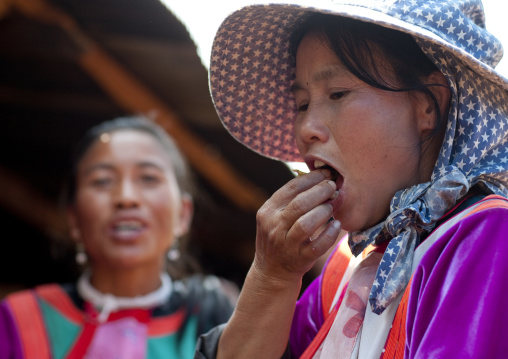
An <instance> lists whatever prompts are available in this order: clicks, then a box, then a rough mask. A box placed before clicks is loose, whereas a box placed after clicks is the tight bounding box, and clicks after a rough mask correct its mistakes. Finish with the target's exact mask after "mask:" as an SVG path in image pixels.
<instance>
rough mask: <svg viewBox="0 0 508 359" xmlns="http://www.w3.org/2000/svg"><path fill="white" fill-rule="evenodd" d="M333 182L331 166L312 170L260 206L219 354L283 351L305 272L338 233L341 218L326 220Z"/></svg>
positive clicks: (276, 354)
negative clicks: (252, 249) (252, 250)
mask: <svg viewBox="0 0 508 359" xmlns="http://www.w3.org/2000/svg"><path fill="white" fill-rule="evenodd" d="M335 187H336V185H335V183H334V182H333V181H330V172H329V171H328V170H325V169H323V170H316V171H312V172H311V173H309V174H305V175H303V176H300V177H297V178H294V179H292V180H291V181H289V182H288V183H287V184H286V185H285V186H283V187H282V188H281V189H279V190H278V191H277V192H276V193H275V194H274V195H273V196H272V197H271V198H270V199H269V200H268V201H267V202H266V203H265V204H264V205H263V206H262V207H261V209H260V210H259V211H258V215H257V238H256V255H255V258H254V263H253V264H252V267H251V268H250V271H249V273H248V274H247V277H246V279H245V282H244V285H243V288H242V292H241V293H240V298H239V300H238V303H237V306H236V308H235V311H234V313H233V316H232V317H231V319H230V320H229V322H228V324H227V326H226V328H225V329H224V332H223V333H222V336H221V338H220V342H219V348H218V353H217V358H218V359H244V358H245V359H250V358H263V359H279V358H280V357H281V356H282V355H283V353H284V351H285V349H286V346H287V343H288V340H289V332H290V329H291V322H292V320H293V314H294V309H295V305H296V300H297V299H298V295H299V293H300V289H301V283H302V277H303V275H304V273H305V272H307V271H308V270H309V269H310V268H311V267H312V265H313V264H314V262H315V261H316V259H318V258H319V257H320V256H321V255H322V254H324V253H325V252H326V251H327V250H328V249H329V248H330V247H331V246H332V245H333V244H334V243H335V241H336V240H337V237H338V236H339V233H340V223H339V222H338V221H335V220H334V221H332V222H330V223H328V224H326V223H327V221H328V220H329V219H330V217H331V216H332V206H331V205H330V204H328V203H326V202H327V200H328V199H329V198H330V197H331V196H332V194H333V193H334V191H335ZM324 225H326V227H325V229H324V230H323V231H322V232H321V233H320V234H318V235H317V236H315V232H316V231H318V229H320V227H322V226H324Z"/></svg>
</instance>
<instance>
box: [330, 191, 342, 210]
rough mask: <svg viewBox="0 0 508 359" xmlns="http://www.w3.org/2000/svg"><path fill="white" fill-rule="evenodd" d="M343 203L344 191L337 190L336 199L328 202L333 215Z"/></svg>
mask: <svg viewBox="0 0 508 359" xmlns="http://www.w3.org/2000/svg"><path fill="white" fill-rule="evenodd" d="M343 202H344V190H343V189H342V188H341V189H340V190H339V194H338V195H337V198H334V199H332V200H330V202H329V203H330V204H331V205H332V207H333V213H335V212H337V211H338V210H339V208H340V206H342V203H343Z"/></svg>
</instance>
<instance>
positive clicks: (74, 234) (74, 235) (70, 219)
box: [66, 207, 81, 242]
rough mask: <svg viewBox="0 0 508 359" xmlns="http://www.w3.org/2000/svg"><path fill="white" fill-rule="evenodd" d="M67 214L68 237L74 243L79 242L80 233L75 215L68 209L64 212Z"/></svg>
mask: <svg viewBox="0 0 508 359" xmlns="http://www.w3.org/2000/svg"><path fill="white" fill-rule="evenodd" d="M66 214H67V223H68V225H69V235H70V236H71V239H72V240H73V241H75V242H81V231H80V229H79V226H78V220H77V218H76V213H75V212H74V210H73V209H72V208H70V207H68V208H67V210H66Z"/></svg>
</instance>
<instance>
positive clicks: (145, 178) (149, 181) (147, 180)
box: [141, 174, 160, 185]
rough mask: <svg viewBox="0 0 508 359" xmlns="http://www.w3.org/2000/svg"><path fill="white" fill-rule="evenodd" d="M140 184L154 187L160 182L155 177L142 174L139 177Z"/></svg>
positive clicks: (157, 177)
mask: <svg viewBox="0 0 508 359" xmlns="http://www.w3.org/2000/svg"><path fill="white" fill-rule="evenodd" d="M141 182H143V183H144V184H147V185H154V184H157V183H159V182H160V178H159V176H156V175H152V174H144V175H142V176H141Z"/></svg>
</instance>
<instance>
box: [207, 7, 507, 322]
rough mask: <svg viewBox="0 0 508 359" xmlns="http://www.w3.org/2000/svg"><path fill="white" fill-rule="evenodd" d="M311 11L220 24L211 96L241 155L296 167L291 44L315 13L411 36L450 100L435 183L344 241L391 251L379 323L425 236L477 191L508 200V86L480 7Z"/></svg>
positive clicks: (268, 12)
mask: <svg viewBox="0 0 508 359" xmlns="http://www.w3.org/2000/svg"><path fill="white" fill-rule="evenodd" d="M295 1H296V0H295ZM308 3H309V4H311V5H309V6H306V5H303V4H300V5H295V4H293V5H283V4H275V5H252V6H248V7H245V8H243V9H240V10H238V11H236V12H234V13H232V14H231V15H230V16H229V17H228V18H226V20H225V21H224V22H223V23H222V25H221V26H220V28H219V30H218V32H217V35H216V38H215V41H214V44H213V47H212V58H211V63H210V89H211V94H212V98H213V101H214V103H215V106H216V109H217V112H218V114H219V116H220V118H221V120H222V122H223V124H224V126H225V127H226V128H227V129H228V130H229V132H230V133H231V134H232V135H233V137H235V138H236V139H237V140H238V141H240V142H242V143H243V144H244V145H245V146H247V147H249V148H250V149H252V150H254V151H256V152H258V153H260V154H262V155H264V156H267V157H270V158H274V159H279V160H284V161H301V158H300V155H299V154H298V150H297V147H296V143H295V140H294V137H293V122H294V118H295V116H296V106H295V104H294V99H293V96H292V94H291V91H290V88H291V85H292V84H293V81H294V73H295V69H294V59H292V58H291V55H290V51H289V38H290V36H291V34H292V31H293V29H294V28H297V27H298V24H299V23H301V22H302V21H304V20H305V18H306V17H307V16H309V15H310V14H312V13H316V12H318V13H324V14H334V15H336V16H337V21H340V19H341V18H351V19H356V20H359V21H364V22H368V23H373V24H377V25H379V26H384V27H387V28H390V29H395V30H398V31H402V32H405V33H408V34H410V35H412V36H413V38H414V39H415V42H416V43H417V45H418V46H419V47H420V48H421V50H422V51H423V52H424V53H425V55H426V56H427V57H428V58H429V59H430V60H431V61H432V62H433V63H434V65H435V66H436V68H437V69H438V70H439V71H441V72H442V73H443V75H444V76H445V78H446V79H447V81H448V85H449V88H450V92H451V100H450V106H449V113H448V119H447V127H446V132H445V136H444V141H443V144H442V146H441V150H440V151H439V154H438V158H437V161H436V164H435V166H434V170H433V173H432V177H431V180H430V181H429V182H426V183H420V184H417V185H415V186H413V187H410V188H406V189H403V190H400V191H398V192H397V193H396V194H395V195H394V197H393V198H392V200H391V203H390V213H389V215H388V216H387V218H385V219H384V220H383V222H381V223H378V224H377V225H374V226H373V227H371V228H368V229H365V230H363V231H359V232H350V233H349V246H350V248H351V251H352V252H353V254H354V255H358V254H359V253H361V252H362V251H363V249H364V248H366V247H367V246H368V245H369V244H372V243H374V244H379V243H381V242H385V241H389V243H388V246H387V249H386V251H385V253H384V254H383V259H382V261H381V264H380V266H379V268H378V271H377V273H376V278H375V280H374V285H373V286H372V288H371V292H370V295H369V302H370V305H371V308H372V311H373V312H374V313H378V314H379V313H382V312H383V311H384V310H385V309H386V308H387V306H388V305H390V303H391V302H392V301H393V300H394V299H395V298H397V297H398V296H400V295H401V294H402V292H403V290H404V289H405V287H406V286H407V284H408V282H409V278H410V275H411V273H412V269H411V268H412V263H413V254H414V250H415V248H416V247H417V246H418V244H419V242H420V238H421V236H422V235H423V234H425V233H429V232H430V231H431V230H432V229H433V228H434V227H435V226H436V222H437V221H438V220H439V218H441V217H442V216H443V215H444V214H445V213H446V212H447V211H448V210H450V209H451V208H453V207H454V206H455V204H456V203H457V201H458V200H459V199H460V198H462V197H463V196H465V195H466V194H467V193H468V192H469V191H470V189H471V188H472V187H473V186H478V187H479V188H481V189H482V190H483V191H484V192H487V193H494V194H497V195H501V196H505V197H508V80H507V79H506V78H504V77H503V76H501V75H500V74H498V73H497V72H496V71H495V69H494V68H495V66H496V65H497V64H498V63H499V61H500V60H501V57H502V54H503V50H502V46H501V44H500V42H499V41H498V40H497V39H496V38H495V37H494V36H492V35H491V34H490V33H489V32H488V31H487V30H486V28H485V16H484V12H483V6H482V4H481V2H480V0H335V1H332V0H330V1H326V2H324V1H320V0H308Z"/></svg>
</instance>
